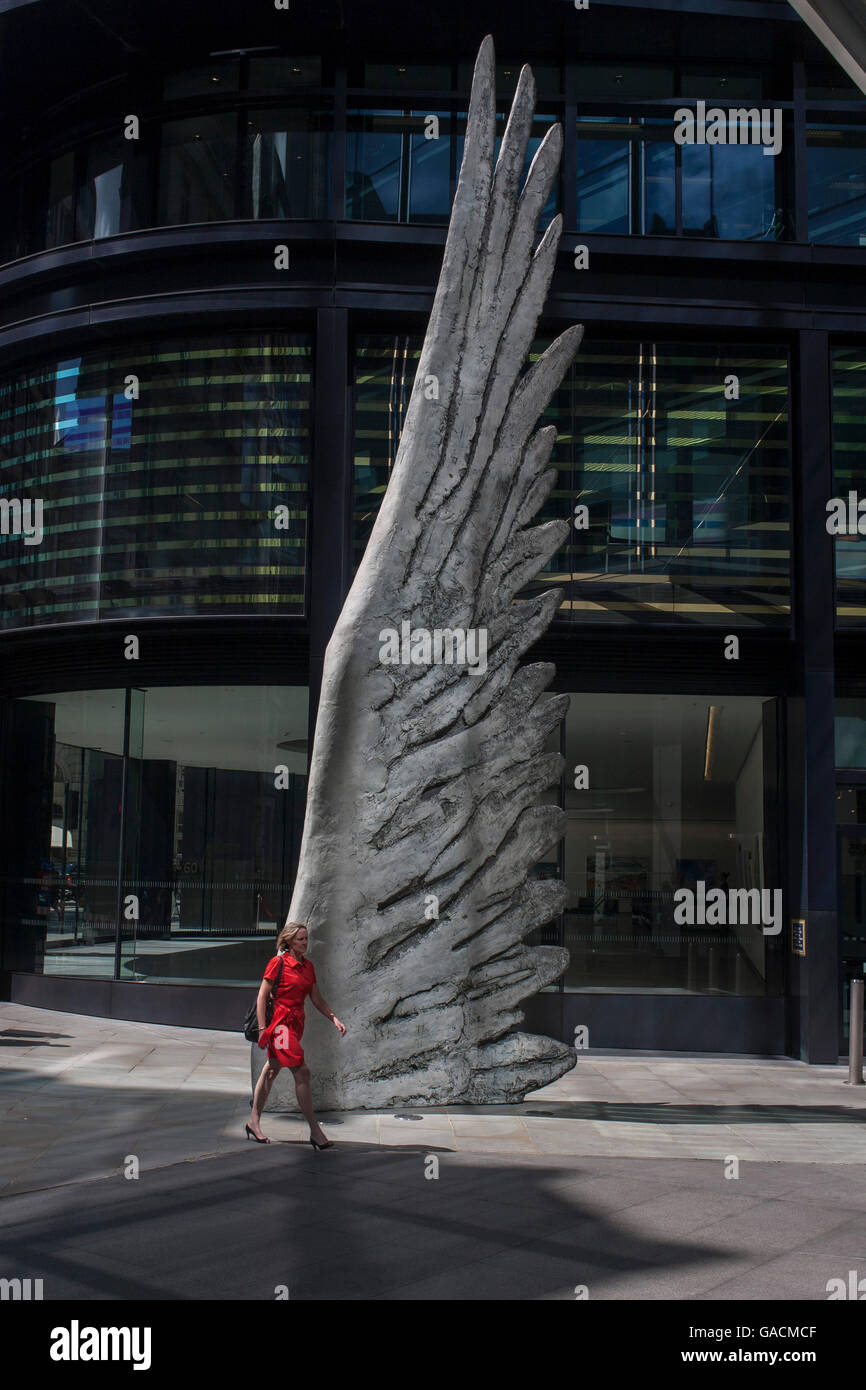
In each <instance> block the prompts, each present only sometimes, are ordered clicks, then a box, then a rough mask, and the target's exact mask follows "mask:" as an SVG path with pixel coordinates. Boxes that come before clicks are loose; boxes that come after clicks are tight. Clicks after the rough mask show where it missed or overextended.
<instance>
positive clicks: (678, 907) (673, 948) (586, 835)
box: [564, 693, 782, 995]
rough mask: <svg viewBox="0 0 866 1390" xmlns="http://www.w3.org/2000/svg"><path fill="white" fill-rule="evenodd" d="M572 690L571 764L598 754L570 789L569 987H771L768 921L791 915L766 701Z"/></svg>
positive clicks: (729, 991) (773, 941)
mask: <svg viewBox="0 0 866 1390" xmlns="http://www.w3.org/2000/svg"><path fill="white" fill-rule="evenodd" d="M570 698H571V703H570V706H569V710H568V714H567V716H566V759H567V762H568V764H569V765H570V766H574V765H577V764H579V763H586V761H587V758H586V752H587V749H589V748H591V749H592V760H591V762H592V773H591V778H590V786H589V788H588V789H583V790H574V789H573V787H572V785H571V782H570V780H569V779H568V778H566V783H565V785H566V794H565V810H566V816H567V818H568V825H567V831H566V837H565V843H564V864H565V881H566V883H567V885H568V902H567V907H566V912H565V945H566V946H567V947H568V950H569V953H570V960H569V965H568V969H567V972H566V975H565V987H566V989H569V988H570V989H580V990H587V989H589V990H602V991H618V990H627V991H629V992H637V993H641V992H647V993H657V992H658V993H673V994H716V995H722V994H723V995H763V994H765V993H766V992H767V973H768V964H769V961H770V959H771V956H772V953H773V951H774V950H778V949H780V944H779V943H780V942H781V940H782V936H781V934H779V935H764V932H763V930H762V928H763V926H764V925H767V926H775V925H776V918H778V923H779V925H781V924H782V923H781V900H780V898H779V897H777V896H776V893H777V891H778V890H780V888H781V885H780V884H779V883H778V882H777V881H775V882H774V880H773V877H772V866H773V865H774V864H775V863H776V862H777V856H776V854H775V853H774V846H772V845H770V844H768V843H767V842H766V840H765V836H764V797H765V788H764V754H763V743H764V738H763V706H764V700H763V699H762V698H761V697H757V696H755V697H744V696H729V695H724V696H718V697H713V696H705V695H704V696H690V695H618V694H607V693H606V694H604V695H586V694H583V695H581V694H572V695H571V697H570ZM714 889H715V890H721V894H720V895H718V896H717V897H716V899H715V903H714V910H707V909H709V908H710V903H708V902H707V895H708V894H709V893H711V892H712V890H714ZM738 890H739V891H738ZM761 890H765V893H764V894H763V895H762V892H761ZM732 892H733V893H736V894H737V897H736V898H734V899H732V898H731V896H730V894H731V893H732ZM675 895H677V896H676V897H675ZM719 899H721V904H723V906H722V905H721V904H720V901H719ZM689 908H691V912H692V921H691V923H689V921H688V916H687V914H688V911H689ZM675 911H676V912H677V913H678V915H677V916H676V917H675ZM744 917H745V920H743V918H744Z"/></svg>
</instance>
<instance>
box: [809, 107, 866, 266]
mask: <svg viewBox="0 0 866 1390" xmlns="http://www.w3.org/2000/svg"><path fill="white" fill-rule="evenodd" d="M807 139H808V178H809V240H810V241H818V242H822V241H823V242H832V243H833V244H834V245H836V246H866V125H861V126H854V125H849V126H830V125H825V126H810V127H809V130H808V135H807Z"/></svg>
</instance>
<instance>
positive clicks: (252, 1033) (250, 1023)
mask: <svg viewBox="0 0 866 1390" xmlns="http://www.w3.org/2000/svg"><path fill="white" fill-rule="evenodd" d="M282 978H283V958H282V956H280V968H279V970H278V971H277V978H276V979H275V981H274V986H273V989H272V990H271V992H270V994H269V995H268V1000H267V1003H266V1004H265V1026H267V1025H268V1024H269V1023H270V1021H271V1017H272V1016H273V1012H274V997H275V995H276V992H277V990H278V989H279V987H280V980H281V979H282ZM258 1002H259V996H258V995H256V997H255V999H254V1000H253V1002H252V1004H251V1005H250V1007H249V1009H248V1010H247V1016H246V1018H245V1019H244V1037H245V1038H246V1040H247V1042H258V1040H259V1013H258Z"/></svg>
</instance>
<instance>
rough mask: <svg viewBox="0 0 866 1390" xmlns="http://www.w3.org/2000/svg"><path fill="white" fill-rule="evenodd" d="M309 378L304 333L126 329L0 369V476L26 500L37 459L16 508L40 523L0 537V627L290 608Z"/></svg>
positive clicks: (300, 592)
mask: <svg viewBox="0 0 866 1390" xmlns="http://www.w3.org/2000/svg"><path fill="white" fill-rule="evenodd" d="M129 374H134V375H135V376H137V377H138V380H139V398H138V399H137V400H128V399H127V398H126V396H125V395H124V393H123V390H122V389H118V388H119V386H120V387H122V383H123V381H124V379H125V377H126V376H127V375H129ZM311 383H312V376H311V341H310V339H309V337H308V336H307V335H304V334H296V335H293V334H256V335H253V336H249V335H243V334H238V335H233V334H226V335H221V336H215V337H204V338H201V339H192V340H190V339H169V340H167V341H165V342H163V343H143V344H135V343H129V344H125V345H124V346H123V347H122V348H118V349H117V350H116V352H115V353H114V354H109V355H107V356H106V355H105V354H104V353H103V352H101V351H97V350H94V351H91V352H88V353H86V354H81V355H79V356H77V357H74V358H71V357H70V358H66V359H63V360H62V361H60V362H58V361H54V362H53V363H48V364H42V365H39V366H33V367H29V368H27V369H26V370H25V369H23V368H21V369H19V370H17V371H14V372H10V373H7V374H6V375H5V376H3V377H0V486H2V489H3V490H4V492H11V494H12V495H13V496H16V497H20V496H21V495H22V493H23V496H24V497H25V498H26V497H28V496H29V488H28V481H27V480H28V479H30V478H32V477H33V475H34V469H35V470H36V471H37V472H38V476H39V478H40V493H41V499H42V511H41V513H40V514H39V516H36V515H33V514H32V509H31V510H30V511H28V513H27V514H26V515H25V513H24V510H23V507H22V512H21V518H20V528H19V529H20V531H21V534H24V535H26V534H27V533H28V532H29V533H30V534H32V535H33V536H34V537H36V536H38V539H37V540H35V541H34V543H30V542H23V541H22V540H21V539H20V536H15V535H8V536H5V537H3V538H2V544H0V580H2V583H3V585H4V604H3V613H2V623H3V625H4V626H5V627H9V628H17V627H29V626H33V625H36V624H41V623H62V622H76V621H85V620H95V619H98V618H100V617H107V616H109V615H113V616H120V615H121V614H126V615H128V616H130V617H132V616H139V617H147V616H157V615H159V614H163V615H165V614H170V613H172V612H175V613H177V612H181V613H182V612H201V613H213V612H216V611H217V609H218V610H219V611H220V612H221V613H223V614H225V613H249V612H259V613H268V614H273V613H275V612H282V613H284V614H286V613H288V614H291V613H294V614H296V615H300V614H302V613H303V611H304V588H305V572H306V513H307V489H308V477H309V440H310V401H311ZM278 509H280V510H279V511H278ZM40 517H41V519H39V518H40ZM37 521H38V526H37ZM40 533H41V534H40Z"/></svg>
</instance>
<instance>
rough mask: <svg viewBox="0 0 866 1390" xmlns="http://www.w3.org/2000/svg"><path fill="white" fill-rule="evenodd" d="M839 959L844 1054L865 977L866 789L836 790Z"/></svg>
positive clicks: (862, 786) (858, 786)
mask: <svg viewBox="0 0 866 1390" xmlns="http://www.w3.org/2000/svg"><path fill="white" fill-rule="evenodd" d="M836 821H837V825H838V830H837V841H838V865H839V958H840V973H841V981H840V984H841V990H842V1001H841V1002H842V1008H841V1018H842V1037H841V1044H842V1049H843V1051H845V1050H847V1047H848V1015H849V999H850V994H851V981H852V980H855V979H859V978H861V977H863V976H866V786H864V785H862V784H861V785H857V786H848V787H841V786H840V787H838V788H837V791H836Z"/></svg>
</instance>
